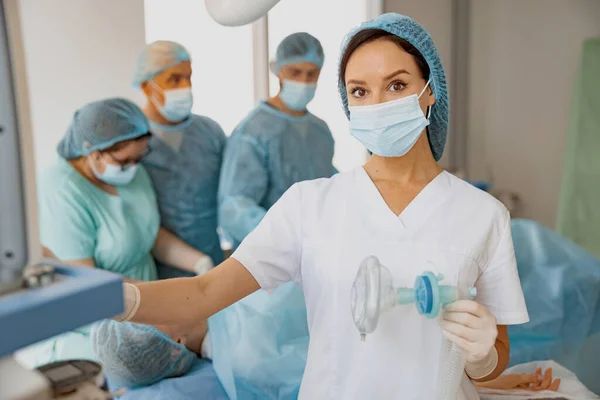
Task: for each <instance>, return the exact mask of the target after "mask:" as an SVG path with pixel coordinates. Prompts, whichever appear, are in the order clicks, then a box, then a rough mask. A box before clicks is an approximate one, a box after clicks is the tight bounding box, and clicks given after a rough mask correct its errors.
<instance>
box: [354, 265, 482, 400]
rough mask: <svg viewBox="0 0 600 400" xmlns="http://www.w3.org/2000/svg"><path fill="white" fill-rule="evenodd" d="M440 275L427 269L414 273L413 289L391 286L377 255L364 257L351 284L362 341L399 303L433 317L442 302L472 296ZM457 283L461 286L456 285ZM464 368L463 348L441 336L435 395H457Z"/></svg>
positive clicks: (473, 292)
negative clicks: (446, 283)
mask: <svg viewBox="0 0 600 400" xmlns="http://www.w3.org/2000/svg"><path fill="white" fill-rule="evenodd" d="M443 279H444V276H443V275H442V274H438V275H434V274H433V273H432V272H430V271H426V272H424V273H423V274H421V275H419V276H417V279H416V281H415V285H414V287H413V288H396V287H394V286H393V282H392V274H391V272H390V270H389V269H388V268H386V267H385V266H383V265H382V264H381V263H380V262H379V259H378V258H377V257H374V256H370V257H367V258H366V259H365V260H363V262H362V263H361V265H360V267H359V269H358V272H357V274H356V279H355V280H354V284H353V285H352V294H351V300H350V304H351V308H352V317H353V320H354V325H355V326H356V328H357V329H358V331H359V332H360V337H361V340H362V341H364V340H365V338H366V335H367V334H370V333H373V332H374V331H375V329H376V328H377V323H378V322H379V319H380V318H381V315H382V314H383V313H385V312H386V311H389V310H391V309H392V308H394V307H396V306H398V305H401V304H412V303H414V304H415V306H416V309H417V312H418V313H419V314H420V315H423V316H424V317H426V318H430V319H432V318H436V317H437V316H438V315H439V313H440V311H441V309H442V307H443V306H444V305H447V304H450V303H453V302H455V301H457V300H460V299H466V298H468V299H473V298H475V296H476V295H477V290H476V289H475V288H473V287H472V288H468V289H467V290H466V291H463V290H461V289H460V288H459V287H458V286H449V285H440V284H439V282H441V281H442V280H443ZM459 286H460V285H459ZM463 370H464V359H463V355H462V351H461V350H460V349H459V348H458V347H457V346H456V345H454V344H452V343H451V342H450V341H449V340H447V339H445V338H444V339H443V341H442V349H441V355H440V369H439V372H438V387H437V395H436V398H437V399H440V400H446V399H447V400H450V399H455V398H456V393H458V388H459V385H460V380H461V378H462V375H463Z"/></svg>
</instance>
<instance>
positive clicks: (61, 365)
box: [38, 360, 104, 397]
mask: <svg viewBox="0 0 600 400" xmlns="http://www.w3.org/2000/svg"><path fill="white" fill-rule="evenodd" d="M38 371H39V372H41V373H42V374H43V375H44V377H45V378H46V379H48V381H50V383H51V385H52V391H53V392H54V396H55V397H58V396H62V395H65V394H70V393H72V392H74V391H77V390H78V389H79V388H80V387H81V386H83V385H86V384H92V385H93V386H94V387H101V386H102V385H104V377H103V376H102V366H101V365H100V364H98V363H96V362H93V361H89V360H69V361H58V362H55V363H51V364H47V365H44V366H42V367H39V368H38Z"/></svg>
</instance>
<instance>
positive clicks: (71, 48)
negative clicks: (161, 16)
mask: <svg viewBox="0 0 600 400" xmlns="http://www.w3.org/2000/svg"><path fill="white" fill-rule="evenodd" d="M18 5H19V10H20V15H21V28H22V36H23V47H24V53H25V63H26V71H25V72H26V74H27V79H28V87H29V93H28V94H29V99H30V102H31V104H30V111H31V125H32V130H33V137H34V148H35V157H36V164H37V165H36V169H37V171H38V174H39V172H40V171H41V170H42V169H44V168H45V167H47V166H48V165H49V164H50V163H52V161H53V160H54V158H55V157H56V150H55V148H56V144H57V143H58V141H59V140H60V138H61V137H62V135H63V134H64V132H65V131H66V129H67V126H68V124H69V122H70V120H71V117H72V116H73V112H74V111H75V110H76V109H77V108H79V107H81V106H82V105H83V104H85V103H87V102H89V101H93V100H98V99H100V98H104V97H113V96H123V97H127V98H131V99H134V100H139V97H138V96H139V95H138V94H137V92H136V91H135V90H134V89H133V88H132V87H131V84H130V83H129V82H130V77H131V71H132V68H133V63H134V60H135V58H136V57H137V55H138V54H139V52H140V51H141V49H142V48H143V46H144V45H145V36H144V2H143V0H127V1H122V0H102V1H96V0H76V1H74V0H52V1H47V0H19V4H18Z"/></svg>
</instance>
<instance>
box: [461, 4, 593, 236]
mask: <svg viewBox="0 0 600 400" xmlns="http://www.w3.org/2000/svg"><path fill="white" fill-rule="evenodd" d="M471 7H472V9H471V11H472V14H471V24H472V30H471V57H470V58H471V64H470V71H471V79H470V93H469V95H470V105H469V106H470V109H469V111H470V117H469V149H468V155H469V171H470V173H471V176H473V177H475V178H490V177H493V179H494V184H495V186H496V188H499V189H508V190H511V191H514V192H516V193H517V194H518V195H519V196H520V198H521V200H522V201H523V208H522V212H521V213H520V216H524V217H528V218H533V219H536V220H538V221H540V222H542V223H543V224H545V225H548V226H551V227H553V226H554V224H555V219H556V213H557V207H558V199H559V195H558V194H559V190H560V183H561V177H562V161H563V155H564V151H565V138H566V132H567V124H568V118H569V107H570V102H571V93H572V88H573V82H574V77H575V74H576V71H577V68H578V64H579V59H580V55H581V44H582V41H583V40H584V39H585V38H587V37H591V36H598V35H600V1H598V0H568V1H564V0H485V1H477V0H475V1H471Z"/></svg>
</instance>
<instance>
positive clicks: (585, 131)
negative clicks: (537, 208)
mask: <svg viewBox="0 0 600 400" xmlns="http://www.w3.org/2000/svg"><path fill="white" fill-rule="evenodd" d="M557 230H558V232H559V233H560V234H562V235H563V236H564V237H566V238H568V239H570V240H572V241H573V242H575V243H577V244H578V245H580V246H582V247H583V248H585V249H586V250H587V251H589V252H590V253H592V254H594V255H595V256H596V257H598V258H600V38H595V39H588V40H586V41H585V42H584V44H583V54H582V57H581V65H580V69H579V73H578V76H577V78H576V81H575V87H574V92H573V99H572V104H571V116H570V122H569V131H568V136H567V150H566V154H565V162H564V170H563V180H562V185H561V197H560V203H559V208H558V221H557Z"/></svg>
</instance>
